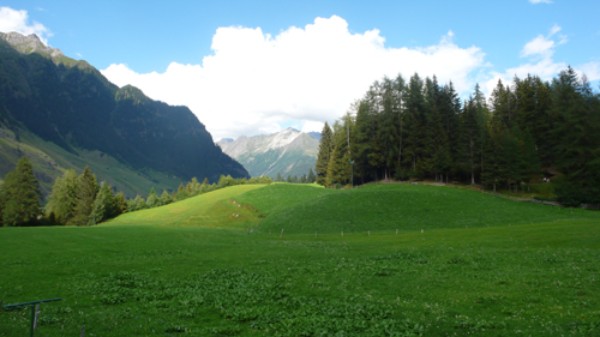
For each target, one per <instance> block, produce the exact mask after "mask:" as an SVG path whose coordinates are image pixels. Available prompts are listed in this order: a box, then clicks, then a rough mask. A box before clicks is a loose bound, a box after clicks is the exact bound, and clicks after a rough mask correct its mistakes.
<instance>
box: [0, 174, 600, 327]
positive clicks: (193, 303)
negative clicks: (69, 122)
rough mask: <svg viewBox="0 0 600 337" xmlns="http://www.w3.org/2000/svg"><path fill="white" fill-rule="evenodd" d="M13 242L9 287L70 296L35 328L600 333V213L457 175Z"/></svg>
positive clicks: (266, 195)
mask: <svg viewBox="0 0 600 337" xmlns="http://www.w3.org/2000/svg"><path fill="white" fill-rule="evenodd" d="M0 247H1V254H0V256H1V257H0V271H1V272H0V300H2V301H3V302H4V303H5V304H6V303H14V302H21V301H29V300H35V299H40V298H51V297H61V298H63V301H61V302H56V303H48V304H43V305H42V313H41V316H40V327H39V329H38V330H37V331H36V336H79V333H80V329H81V326H82V325H83V324H85V331H86V336H599V335H600V213H597V212H591V211H583V210H578V209H563V208H557V207H551V206H543V205H537V204H531V203H523V202H515V201H510V200H507V199H504V198H501V197H497V196H493V195H489V194H483V193H480V192H476V191H469V190H463V189H458V188H452V187H436V186H424V185H409V184H390V185H370V186H364V187H361V188H357V189H353V190H340V191H334V190H327V189H323V188H318V187H315V186H306V185H288V184H272V185H269V186H261V185H248V186H236V187H231V188H227V189H223V190H219V191H215V192H211V193H209V194H205V195H201V196H198V197H195V198H191V199H187V200H185V201H183V202H179V203H175V204H171V205H168V206H164V207H161V208H156V209H152V210H145V211H140V212H135V213H130V214H126V215H124V216H122V217H119V218H117V219H115V220H114V221H112V222H109V223H106V224H102V225H100V226H96V227H90V228H65V227H61V228H0ZM28 324H29V311H9V312H0V336H25V335H27V334H28Z"/></svg>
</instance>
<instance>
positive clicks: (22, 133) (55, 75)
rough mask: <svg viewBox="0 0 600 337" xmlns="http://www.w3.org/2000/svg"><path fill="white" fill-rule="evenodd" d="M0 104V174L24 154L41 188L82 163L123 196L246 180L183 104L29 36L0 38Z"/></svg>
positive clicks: (8, 35) (237, 166)
mask: <svg viewBox="0 0 600 337" xmlns="http://www.w3.org/2000/svg"><path fill="white" fill-rule="evenodd" d="M0 102H1V104H0V129H1V130H2V131H0V135H1V136H2V138H1V144H0V145H1V146H0V151H1V152H0V156H1V157H2V159H3V160H2V165H0V176H3V175H4V174H5V173H6V171H8V170H9V169H10V168H11V167H12V166H14V161H15V158H18V157H19V156H20V155H22V154H26V155H30V156H32V157H34V160H33V161H34V162H36V161H37V162H39V163H40V164H41V165H36V168H37V171H36V174H37V175H38V177H40V180H42V182H43V183H44V186H45V189H46V191H47V189H48V182H49V181H52V179H53V177H55V176H56V175H57V174H59V173H60V172H61V171H62V170H63V169H65V168H69V167H74V168H79V169H81V168H82V167H83V166H85V165H89V166H91V168H92V170H94V171H95V172H97V173H98V175H99V176H100V178H101V179H103V180H108V181H109V182H111V183H112V184H114V185H116V186H117V188H119V189H122V190H124V191H126V192H128V193H129V194H133V193H146V192H147V191H148V188H149V186H156V187H157V188H175V187H176V186H177V184H178V183H179V182H180V181H186V180H189V179H190V178H192V177H197V178H199V179H203V178H205V177H206V178H209V179H210V180H213V181H214V180H216V179H218V177H219V176H220V175H222V174H223V175H226V174H229V175H232V176H234V177H245V176H247V175H248V174H247V172H246V171H245V170H244V168H243V167H242V166H241V165H240V164H238V163H237V162H235V161H234V160H232V159H231V158H230V157H228V156H227V155H225V154H223V153H222V151H221V150H220V148H219V147H217V146H216V145H215V144H214V142H213V140H212V137H211V135H210V134H209V133H208V131H207V130H206V128H205V127H204V125H203V124H202V123H200V122H199V121H198V119H197V118H196V117H195V116H194V115H193V113H192V112H191V111H190V110H189V109H188V108H187V107H182V106H179V107H175V106H169V105H167V104H165V103H162V102H158V101H153V100H151V99H149V98H148V97H146V96H145V95H144V94H143V93H142V92H141V91H140V90H138V89H137V88H134V87H131V86H125V87H123V88H118V87H117V86H115V85H113V84H112V83H110V82H109V81H108V80H107V79H106V78H104V77H103V76H102V75H101V74H100V72H99V71H98V70H96V69H94V68H93V67H92V66H90V65H89V64H87V63H86V62H85V61H76V60H72V59H70V58H68V57H66V56H64V55H63V54H62V53H61V52H60V51H59V50H56V49H52V48H48V47H46V46H44V45H43V44H42V43H41V42H40V41H39V39H37V37H35V36H33V35H32V36H28V37H24V36H21V35H19V34H16V33H10V34H2V35H0ZM113 168H114V169H113ZM114 171H117V172H114Z"/></svg>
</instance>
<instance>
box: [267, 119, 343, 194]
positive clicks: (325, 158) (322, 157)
mask: <svg viewBox="0 0 600 337" xmlns="http://www.w3.org/2000/svg"><path fill="white" fill-rule="evenodd" d="M331 150H332V131H331V128H330V127H329V124H327V122H325V125H324V126H323V131H321V141H320V142H319V154H318V155H317V163H316V167H315V171H316V173H317V178H316V182H317V184H320V185H325V177H326V176H327V165H329V158H330V156H331ZM279 178H280V174H278V175H277V179H276V180H277V181H281V180H280V179H279Z"/></svg>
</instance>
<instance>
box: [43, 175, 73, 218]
mask: <svg viewBox="0 0 600 337" xmlns="http://www.w3.org/2000/svg"><path fill="white" fill-rule="evenodd" d="M77 189H78V181H77V172H75V170H73V169H69V170H66V171H65V172H64V173H63V175H62V176H60V177H58V178H56V180H54V184H53V185H52V192H51V193H50V196H49V198H48V203H47V204H46V217H48V218H53V219H54V221H55V222H56V223H57V224H59V225H65V224H67V223H69V222H70V221H71V219H72V218H73V216H74V215H75V207H76V205H77Z"/></svg>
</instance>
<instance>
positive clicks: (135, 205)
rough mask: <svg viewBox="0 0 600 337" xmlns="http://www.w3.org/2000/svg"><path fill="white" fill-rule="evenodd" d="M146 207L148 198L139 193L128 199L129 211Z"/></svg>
mask: <svg viewBox="0 0 600 337" xmlns="http://www.w3.org/2000/svg"><path fill="white" fill-rule="evenodd" d="M145 208H146V200H145V199H144V198H143V197H142V196H141V195H139V194H137V195H136V196H135V198H133V199H129V200H128V201H127V211H128V212H134V211H139V210H142V209H145Z"/></svg>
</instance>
